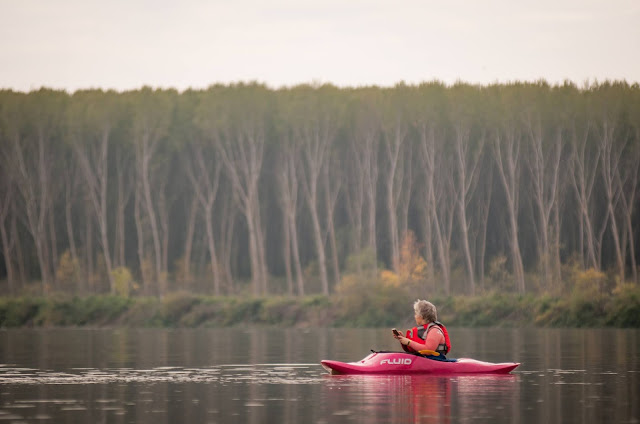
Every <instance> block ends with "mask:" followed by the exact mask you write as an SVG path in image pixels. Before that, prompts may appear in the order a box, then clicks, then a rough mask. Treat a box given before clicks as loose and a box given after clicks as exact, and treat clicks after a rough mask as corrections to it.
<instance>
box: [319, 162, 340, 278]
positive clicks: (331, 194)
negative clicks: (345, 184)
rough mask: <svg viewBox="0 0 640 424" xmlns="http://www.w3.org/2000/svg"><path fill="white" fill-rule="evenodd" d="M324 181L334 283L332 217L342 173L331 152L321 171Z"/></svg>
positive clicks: (335, 255)
mask: <svg viewBox="0 0 640 424" xmlns="http://www.w3.org/2000/svg"><path fill="white" fill-rule="evenodd" d="M323 177H324V178H323V180H324V184H323V185H324V194H325V198H324V204H325V208H326V212H325V214H326V217H327V235H328V237H329V243H330V245H331V262H332V264H333V279H334V281H335V282H338V281H340V261H339V260H338V244H337V242H336V231H335V224H334V221H333V216H334V214H335V209H336V203H337V202H338V195H339V194H340V189H341V186H342V184H341V179H342V172H341V170H340V161H339V160H338V158H337V155H336V152H331V154H330V155H329V160H328V163H327V166H325V167H324V170H323Z"/></svg>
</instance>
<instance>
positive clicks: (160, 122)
mask: <svg viewBox="0 0 640 424" xmlns="http://www.w3.org/2000/svg"><path fill="white" fill-rule="evenodd" d="M170 96H171V92H162V91H153V90H151V89H150V88H144V89H143V90H142V91H141V92H140V93H138V95H137V97H136V104H135V105H134V121H133V126H134V129H133V137H134V138H133V142H134V145H135V158H136V168H137V171H138V179H139V181H140V190H141V191H140V193H139V194H140V195H141V196H142V197H141V199H142V200H143V203H142V204H141V205H142V206H143V207H144V211H145V212H146V216H147V219H148V224H149V229H150V230H151V236H152V240H153V253H154V256H153V257H154V264H155V278H157V279H158V283H159V286H158V293H159V294H160V295H161V296H164V294H165V293H166V291H167V264H166V261H164V258H165V255H164V254H163V250H164V251H166V249H163V239H164V237H165V236H166V235H163V234H162V222H161V221H160V219H161V218H162V217H159V216H158V209H159V208H160V207H162V206H163V205H162V204H161V203H160V202H161V197H160V195H161V194H162V193H161V192H162V190H158V188H161V187H162V184H164V183H166V180H165V176H163V175H162V174H161V173H157V163H156V161H157V160H158V154H159V149H160V143H161V141H163V139H164V138H165V136H166V134H167V131H168V124H169V116H170V113H171V109H172V103H171V101H170ZM165 170H166V168H165ZM154 171H156V172H154ZM154 177H155V178H156V179H157V181H156V182H155V184H154V183H153V182H152V179H154ZM154 194H155V196H154ZM154 197H155V198H156V199H157V200H156V201H154ZM140 260H141V261H143V260H144V258H140Z"/></svg>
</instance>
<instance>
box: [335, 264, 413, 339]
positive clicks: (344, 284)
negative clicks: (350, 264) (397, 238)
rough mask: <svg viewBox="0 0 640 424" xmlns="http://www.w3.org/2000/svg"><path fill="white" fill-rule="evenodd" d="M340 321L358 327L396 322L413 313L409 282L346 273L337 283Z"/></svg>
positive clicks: (341, 323)
mask: <svg viewBox="0 0 640 424" xmlns="http://www.w3.org/2000/svg"><path fill="white" fill-rule="evenodd" d="M335 298H336V300H337V305H336V307H337V314H338V318H337V323H338V325H353V326H356V327H377V326H388V325H396V324H397V323H398V321H399V320H401V321H404V320H405V317H406V316H407V314H409V315H410V314H411V299H412V296H411V295H410V293H409V292H408V289H407V287H406V286H397V285H395V284H392V283H391V284H390V283H388V282H386V281H384V280H383V279H381V278H368V277H366V276H359V275H354V274H348V275H344V276H343V277H342V281H341V282H340V283H339V284H338V285H337V287H336V295H335Z"/></svg>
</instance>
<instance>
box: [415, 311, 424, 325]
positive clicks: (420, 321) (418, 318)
mask: <svg viewBox="0 0 640 424" xmlns="http://www.w3.org/2000/svg"><path fill="white" fill-rule="evenodd" d="M414 318H415V319H416V324H418V325H424V324H425V322H424V318H422V315H420V314H415V316H414Z"/></svg>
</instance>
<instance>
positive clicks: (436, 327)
mask: <svg viewBox="0 0 640 424" xmlns="http://www.w3.org/2000/svg"><path fill="white" fill-rule="evenodd" d="M413 309H414V311H415V319H416V324H417V326H416V327H413V329H411V330H407V333H406V335H405V336H402V334H401V333H397V334H396V333H395V332H394V335H393V337H395V338H396V339H398V341H399V342H400V344H401V345H402V349H404V350H405V351H406V352H420V351H425V350H427V351H432V352H437V353H438V354H439V355H441V356H444V355H446V354H447V353H449V351H450V350H451V342H450V341H449V334H448V333H447V329H446V328H445V326H444V325H442V323H440V322H438V312H437V310H436V307H435V306H434V305H433V303H431V302H428V301H426V300H416V302H415V303H414V304H413Z"/></svg>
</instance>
